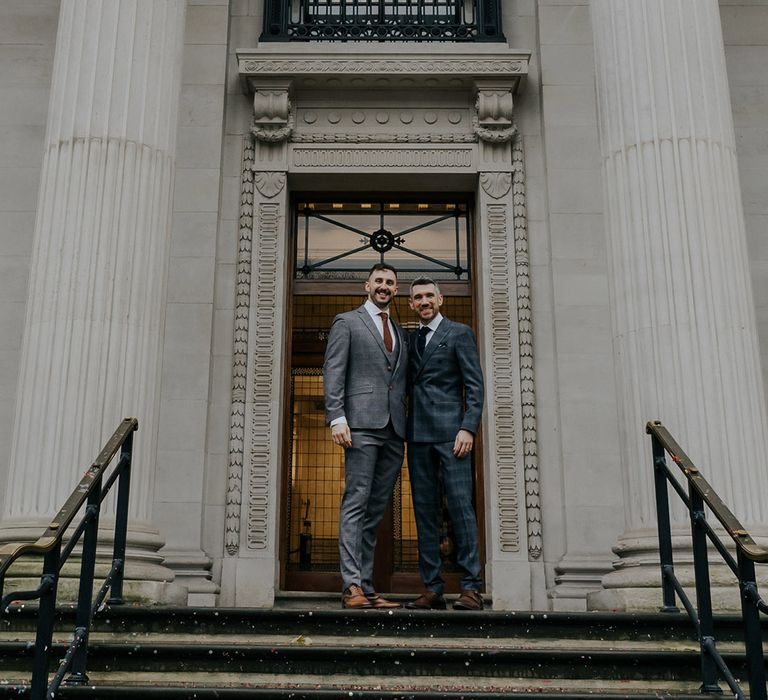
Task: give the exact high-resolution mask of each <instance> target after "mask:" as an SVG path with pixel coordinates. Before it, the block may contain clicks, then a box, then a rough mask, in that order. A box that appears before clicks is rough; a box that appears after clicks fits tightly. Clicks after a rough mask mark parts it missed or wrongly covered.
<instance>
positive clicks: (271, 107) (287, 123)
mask: <svg viewBox="0 0 768 700" xmlns="http://www.w3.org/2000/svg"><path fill="white" fill-rule="evenodd" d="M293 125H294V120H293V112H292V111H291V100H290V98H289V97H288V91H287V90H284V89H275V90H257V91H256V92H255V93H254V95H253V124H252V125H251V133H252V134H253V135H254V137H255V138H256V139H258V140H259V141H268V142H271V143H277V142H280V141H285V140H286V139H287V138H288V137H289V136H290V135H291V132H292V131H293Z"/></svg>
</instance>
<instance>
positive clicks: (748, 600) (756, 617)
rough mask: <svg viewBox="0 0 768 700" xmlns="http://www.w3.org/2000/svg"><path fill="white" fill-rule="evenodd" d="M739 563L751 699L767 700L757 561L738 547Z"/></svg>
mask: <svg viewBox="0 0 768 700" xmlns="http://www.w3.org/2000/svg"><path fill="white" fill-rule="evenodd" d="M736 557H737V561H738V564H739V588H740V593H741V615H742V619H743V620H744V646H745V647H746V652H747V671H748V673H749V697H750V700H766V689H765V662H764V661H763V635H762V631H761V629H760V611H759V610H758V608H757V600H758V596H757V583H756V580H755V563H754V562H753V561H751V560H750V559H747V557H745V556H744V554H743V553H742V552H741V550H740V549H738V548H737V549H736Z"/></svg>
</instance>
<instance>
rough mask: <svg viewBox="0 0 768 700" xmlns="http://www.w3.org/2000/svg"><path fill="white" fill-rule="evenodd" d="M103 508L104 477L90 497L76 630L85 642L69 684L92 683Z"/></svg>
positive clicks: (73, 659)
mask: <svg viewBox="0 0 768 700" xmlns="http://www.w3.org/2000/svg"><path fill="white" fill-rule="evenodd" d="M100 506H101V478H99V479H97V480H96V482H95V483H94V489H93V490H92V491H91V493H90V494H89V495H88V503H87V505H86V507H85V515H86V518H88V522H87V524H86V526H85V532H84V533H83V548H82V554H81V559H80V589H79V591H78V595H77V613H76V618H75V629H77V630H82V632H81V634H82V636H81V638H80V639H81V641H80V644H79V646H78V647H77V649H76V651H75V654H74V657H73V658H72V672H71V673H70V675H69V677H68V678H67V680H66V681H65V684H66V685H85V684H86V683H87V682H88V674H87V673H86V668H87V665H88V633H89V631H90V628H91V601H92V600H93V578H94V571H95V569H96V544H97V541H98V537H99V510H100Z"/></svg>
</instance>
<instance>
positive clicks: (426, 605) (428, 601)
mask: <svg viewBox="0 0 768 700" xmlns="http://www.w3.org/2000/svg"><path fill="white" fill-rule="evenodd" d="M405 607H406V608H408V610H445V598H443V596H442V594H441V593H434V592H433V591H427V592H426V593H422V594H421V595H420V596H419V597H418V598H416V600H411V601H410V602H408V603H406V604H405Z"/></svg>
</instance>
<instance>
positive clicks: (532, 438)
mask: <svg viewBox="0 0 768 700" xmlns="http://www.w3.org/2000/svg"><path fill="white" fill-rule="evenodd" d="M512 172H513V176H512V202H513V204H514V210H513V217H512V221H513V227H514V230H515V279H516V280H517V334H518V342H519V345H520V348H519V357H520V394H521V396H520V398H521V404H522V405H521V410H522V414H523V466H524V469H525V515H526V523H527V529H528V533H527V534H528V557H529V559H532V560H535V559H540V558H541V554H542V546H543V535H542V530H541V496H540V494H539V447H538V444H539V439H538V421H537V417H536V379H535V375H534V367H533V310H532V307H531V272H530V261H529V255H528V210H527V203H526V191H525V156H524V153H523V140H522V139H521V138H519V137H517V138H516V139H515V141H514V143H513V145H512Z"/></svg>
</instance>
